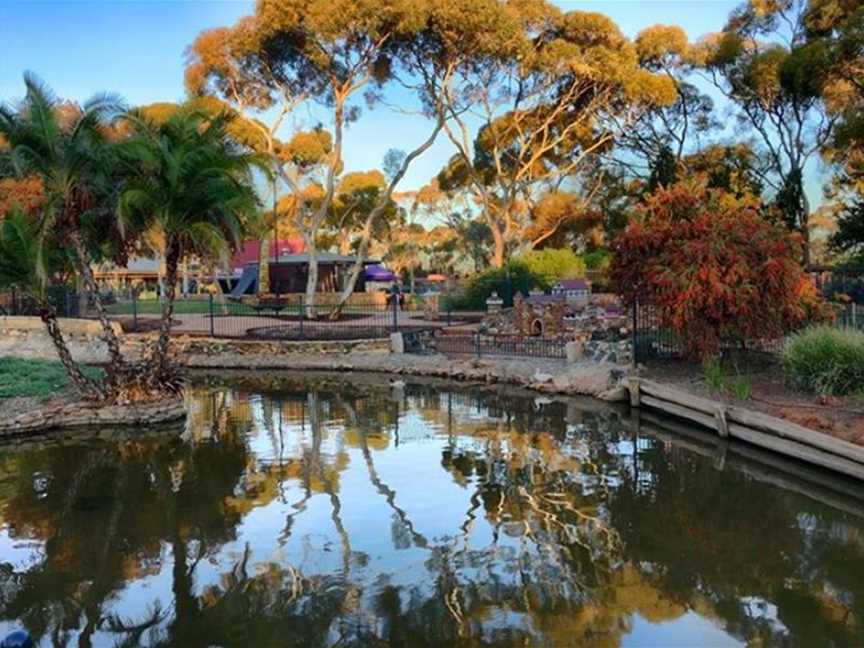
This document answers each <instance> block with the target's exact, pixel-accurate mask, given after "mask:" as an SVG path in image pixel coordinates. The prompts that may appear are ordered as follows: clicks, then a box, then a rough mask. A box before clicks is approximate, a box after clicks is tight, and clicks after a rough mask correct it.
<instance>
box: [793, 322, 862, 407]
mask: <svg viewBox="0 0 864 648" xmlns="http://www.w3.org/2000/svg"><path fill="white" fill-rule="evenodd" d="M783 370H784V373H785V374H786V378H787V380H788V381H789V382H790V383H791V384H792V385H794V386H795V387H798V388H799V389H805V390H807V391H812V392H817V393H820V394H832V395H843V394H848V393H851V392H855V391H858V390H860V389H862V387H864V333H862V332H861V331H856V330H854V329H846V328H839V329H838V328H830V327H827V326H816V327H812V328H808V329H806V330H805V331H802V332H801V333H798V334H796V335H792V336H790V337H789V338H788V339H787V340H786V344H785V346H784V348H783Z"/></svg>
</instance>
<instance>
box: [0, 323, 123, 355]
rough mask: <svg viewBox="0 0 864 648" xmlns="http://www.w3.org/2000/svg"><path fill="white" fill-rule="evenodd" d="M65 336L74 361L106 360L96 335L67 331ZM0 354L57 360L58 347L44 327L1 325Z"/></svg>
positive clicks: (105, 347)
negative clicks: (56, 347) (25, 327)
mask: <svg viewBox="0 0 864 648" xmlns="http://www.w3.org/2000/svg"><path fill="white" fill-rule="evenodd" d="M64 337H65V339H66V344H67V345H68V346H69V351H70V352H71V353H72V357H73V358H74V359H75V360H76V361H78V362H87V363H92V364H100V363H103V362H108V348H107V346H106V345H105V343H104V342H103V341H102V340H101V339H99V338H98V337H94V336H92V335H80V334H76V333H70V334H66V335H65V336H64ZM0 356H15V357H19V358H37V359H41V360H56V359H57V350H56V349H55V348H54V343H53V342H52V341H51V337H50V336H49V335H48V333H47V332H46V331H45V330H44V328H42V329H41V330H37V329H30V330H27V329H23V330H22V329H17V328H12V329H8V328H0Z"/></svg>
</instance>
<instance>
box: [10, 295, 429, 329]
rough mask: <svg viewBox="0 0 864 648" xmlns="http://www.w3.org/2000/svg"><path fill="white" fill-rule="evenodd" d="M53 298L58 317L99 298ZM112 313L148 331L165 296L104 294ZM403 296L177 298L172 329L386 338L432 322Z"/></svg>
mask: <svg viewBox="0 0 864 648" xmlns="http://www.w3.org/2000/svg"><path fill="white" fill-rule="evenodd" d="M49 302H50V303H51V304H52V306H53V307H54V308H55V310H56V311H57V315H58V317H61V318H64V317H75V318H84V319H92V318H95V317H96V316H97V310H96V307H95V300H94V299H93V298H92V297H91V296H90V295H88V294H86V293H76V292H74V291H70V290H56V291H54V292H53V293H52V294H50V295H49ZM102 304H103V306H104V308H105V311H106V313H107V314H108V316H109V317H110V318H111V319H112V320H115V321H118V322H119V323H120V324H121V325H122V327H123V329H124V330H126V331H128V332H145V331H151V330H155V329H157V328H158V326H159V321H160V317H161V313H162V305H163V304H162V301H161V300H160V299H154V298H149V299H141V298H139V297H138V296H136V295H126V296H117V295H113V294H110V293H106V294H103V295H102ZM0 308H2V309H3V310H2V311H0V314H7V315H37V314H38V313H39V308H38V305H37V304H35V302H33V300H30V299H27V298H25V297H23V296H21V295H12V294H5V295H3V296H0ZM404 309H405V304H404V303H402V302H401V300H399V299H398V298H397V299H393V298H390V299H388V300H387V302H386V303H384V304H380V303H379V304H376V303H370V304H365V305H352V304H348V305H345V306H343V307H341V308H338V309H337V308H336V306H335V305H333V304H318V303H316V304H307V303H305V299H303V296H302V295H290V296H284V297H262V298H260V299H259V298H250V297H244V298H242V299H232V298H230V297H228V296H225V295H193V296H188V297H178V298H177V299H176V300H175V302H174V312H173V315H172V332H173V333H175V334H181V335H207V336H211V337H225V338H247V339H258V340H286V339H287V340H339V339H344V340H350V339H364V338H379V337H386V336H387V335H389V334H390V333H392V332H397V331H405V330H417V329H418V328H422V327H424V326H428V323H427V322H423V320H422V313H421V312H419V311H412V312H409V311H407V310H404Z"/></svg>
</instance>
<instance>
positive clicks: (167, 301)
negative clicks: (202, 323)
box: [152, 239, 180, 374]
mask: <svg viewBox="0 0 864 648" xmlns="http://www.w3.org/2000/svg"><path fill="white" fill-rule="evenodd" d="M167 247H168V249H167V250H166V254H165V295H164V297H163V299H162V321H161V322H160V324H159V339H158V341H157V342H156V348H155V349H154V350H153V358H152V362H153V369H154V371H157V372H159V373H160V374H161V373H162V370H163V369H164V368H165V367H166V365H167V362H168V345H169V342H170V339H171V317H172V316H173V315H174V298H175V297H176V294H177V266H178V264H179V261H180V248H179V246H178V245H177V242H176V241H174V240H173V239H169V241H168V246H167Z"/></svg>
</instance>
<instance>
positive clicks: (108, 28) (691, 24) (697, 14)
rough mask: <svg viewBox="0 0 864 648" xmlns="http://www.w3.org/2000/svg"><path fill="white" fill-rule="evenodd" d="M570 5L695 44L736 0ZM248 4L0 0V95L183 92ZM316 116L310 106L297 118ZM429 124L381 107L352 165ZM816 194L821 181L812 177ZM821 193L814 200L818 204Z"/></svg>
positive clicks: (416, 169) (358, 128) (429, 156)
mask: <svg viewBox="0 0 864 648" xmlns="http://www.w3.org/2000/svg"><path fill="white" fill-rule="evenodd" d="M556 4H558V5H559V6H560V7H561V8H562V9H564V10H572V9H579V10H588V11H599V12H602V13H605V14H607V15H609V16H610V17H611V18H612V19H613V20H615V22H616V23H617V24H618V25H619V27H620V28H621V29H622V31H623V32H624V33H625V34H627V35H628V36H630V37H633V36H635V35H636V34H637V33H638V32H639V30H641V29H643V28H644V27H647V26H650V25H654V24H657V23H667V24H678V25H680V26H681V27H683V28H684V29H685V30H686V31H687V34H688V36H689V37H690V38H691V39H692V40H695V39H697V38H698V37H699V36H701V35H703V34H705V33H708V32H712V31H718V30H720V29H721V28H722V27H723V24H724V23H725V21H726V18H727V17H728V15H729V13H730V11H731V10H732V9H733V8H735V7H736V6H737V5H738V0H641V1H638V0H562V1H559V2H557V3H556ZM253 8H254V2H252V1H247V0H103V1H102V2H94V1H92V0H0V101H13V100H15V99H16V98H20V97H21V95H22V94H23V82H22V75H23V73H24V72H25V71H28V70H29V71H32V72H34V73H35V74H36V75H37V76H39V77H40V78H41V79H43V80H44V81H45V82H46V83H47V84H48V85H49V86H50V87H51V88H53V90H54V92H55V93H56V94H57V96H59V97H63V98H66V99H72V100H77V101H83V100H85V99H86V98H87V97H89V96H91V95H93V94H94V93H97V92H104V91H109V92H114V93H118V94H120V95H121V96H123V97H124V98H125V99H126V101H127V102H128V103H129V104H131V105H142V104H148V103H153V102H157V101H181V100H183V98H184V94H185V92H184V88H183V68H184V51H185V49H186V48H187V47H188V45H189V44H190V43H191V42H192V41H193V40H194V39H195V37H196V36H197V35H198V33H199V32H201V31H202V30H204V29H209V28H212V27H219V26H226V25H230V24H232V23H234V22H235V21H236V20H237V19H238V18H239V17H241V16H243V15H245V14H248V13H250V12H251V11H252V10H253ZM298 119H299V120H303V121H305V122H306V123H307V125H308V123H310V122H315V121H317V117H316V115H315V114H311V113H309V112H307V113H305V114H303V113H301V116H300V117H298ZM428 132H429V123H428V122H426V121H425V120H423V119H422V118H420V117H410V116H408V117H406V116H405V115H401V114H398V113H394V112H392V111H391V110H390V109H388V108H386V107H384V106H379V107H377V108H375V109H374V110H372V111H371V112H369V111H367V112H365V113H364V115H363V116H362V117H361V118H360V120H359V121H358V122H357V123H356V124H352V125H351V127H350V128H349V129H348V131H347V133H346V141H345V168H346V170H349V171H350V170H365V169H369V168H375V167H380V165H381V161H382V159H383V157H384V154H385V153H386V151H387V150H388V149H390V148H399V149H403V150H410V149H412V148H414V147H415V146H417V145H418V144H419V143H420V142H422V141H423V140H424V139H425V138H426V137H427V135H428ZM453 152H454V151H453V149H452V145H451V144H450V143H449V142H448V141H447V140H446V138H444V137H440V138H439V140H438V141H437V142H436V144H435V145H434V146H433V148H432V149H430V150H429V151H428V152H427V153H426V154H424V156H423V157H421V158H420V159H419V160H417V161H416V162H415V163H414V165H413V166H412V168H411V169H410V171H409V173H408V175H407V176H406V177H405V179H404V180H403V183H402V185H401V186H400V190H409V189H414V188H417V187H419V186H422V185H423V184H425V183H426V182H428V181H429V179H431V178H432V177H433V176H434V175H435V174H436V173H437V172H438V171H439V170H440V169H441V167H442V166H443V165H444V163H445V162H446V160H447V159H448V158H449V157H450V156H451V155H452V154H453ZM808 184H810V185H812V186H813V187H815V190H816V193H818V180H816V179H814V178H811V179H810V182H809V183H808ZM816 197H817V196H815V195H814V196H812V197H811V200H812V199H814V198H816Z"/></svg>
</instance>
